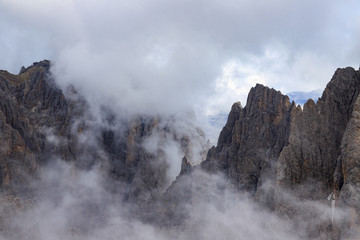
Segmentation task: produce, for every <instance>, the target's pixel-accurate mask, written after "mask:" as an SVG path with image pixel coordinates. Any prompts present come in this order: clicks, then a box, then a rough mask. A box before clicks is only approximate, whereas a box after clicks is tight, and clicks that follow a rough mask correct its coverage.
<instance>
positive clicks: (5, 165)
mask: <svg viewBox="0 0 360 240" xmlns="http://www.w3.org/2000/svg"><path fill="white" fill-rule="evenodd" d="M50 66H51V63H50V62H49V61H47V60H44V61H41V62H36V63H34V64H33V65H32V66H30V67H27V68H22V70H21V71H20V72H21V73H20V74H19V75H14V74H10V73H8V72H6V71H1V72H0V100H1V101H0V120H1V121H0V134H1V139H0V141H1V142H0V146H3V147H1V148H0V190H1V191H8V192H14V193H19V192H21V191H22V190H21V189H18V188H22V186H24V185H26V183H27V182H29V181H28V180H29V179H31V178H33V177H35V176H37V175H38V173H39V170H40V169H41V168H42V166H43V165H45V164H47V163H49V162H51V161H54V160H56V159H61V160H65V161H71V162H74V164H73V165H74V166H76V167H78V168H81V169H89V168H91V167H93V166H96V165H99V164H100V165H102V167H103V168H104V169H106V171H107V172H108V174H109V176H111V177H112V178H113V179H115V180H116V181H118V182H122V183H124V184H126V185H127V186H126V188H124V189H126V193H125V194H124V196H125V198H126V199H128V200H131V201H137V200H148V199H153V198H156V197H157V196H158V195H159V194H160V193H161V192H162V191H164V188H166V187H167V186H168V185H169V184H170V182H169V181H170V180H171V177H175V176H171V177H169V174H168V169H169V168H170V167H172V166H170V165H171V164H170V163H169V161H168V158H169V157H170V156H169V154H170V151H169V149H167V148H168V146H169V145H171V144H172V145H171V146H176V147H179V148H180V149H179V151H180V152H183V156H186V157H187V159H188V160H191V159H192V158H194V155H196V154H197V153H196V151H197V150H198V149H194V147H193V146H195V145H196V144H197V145H199V144H198V143H199V142H205V136H204V134H203V133H202V131H201V130H199V129H198V128H197V127H196V126H195V125H194V126H192V125H191V124H187V125H186V126H187V128H188V129H186V130H185V129H180V127H178V128H177V129H174V124H173V123H174V121H176V120H177V119H176V118H169V119H166V118H164V117H160V116H141V115H140V114H139V115H138V116H132V117H129V116H122V114H121V112H120V113H118V112H116V110H114V109H109V108H108V107H100V108H101V110H99V112H100V115H101V116H100V117H99V116H93V115H92V111H90V107H91V106H89V105H88V104H87V103H86V101H85V99H84V98H82V97H81V96H78V97H74V98H71V99H69V98H68V95H64V94H63V91H62V90H61V89H59V88H58V87H57V85H56V84H55V81H54V79H53V76H52V75H51V71H50ZM73 94H78V93H76V91H73ZM115 113H116V114H115ZM99 119H100V120H99ZM195 141H196V144H195ZM193 143H194V144H193ZM204 147H205V144H204V145H202V146H201V144H200V146H199V149H200V148H204ZM203 151H204V150H203ZM181 157H182V156H181ZM181 157H179V166H178V171H179V172H180V168H181V166H180V162H181ZM173 171H176V168H175V170H173ZM179 172H178V173H179ZM172 174H176V173H172Z"/></svg>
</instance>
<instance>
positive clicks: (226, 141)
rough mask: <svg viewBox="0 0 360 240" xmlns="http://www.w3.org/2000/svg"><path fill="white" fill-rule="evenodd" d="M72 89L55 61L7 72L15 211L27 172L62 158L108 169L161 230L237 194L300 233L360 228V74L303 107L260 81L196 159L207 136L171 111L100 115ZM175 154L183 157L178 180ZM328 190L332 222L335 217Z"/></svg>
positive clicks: (5, 122)
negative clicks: (59, 76)
mask: <svg viewBox="0 0 360 240" xmlns="http://www.w3.org/2000/svg"><path fill="white" fill-rule="evenodd" d="M67 91H68V92H66V93H65V94H64V92H63V91H62V90H60V89H59V88H58V87H57V86H56V83H55V81H54V80H53V78H52V76H51V73H50V62H48V61H42V62H39V63H34V65H33V66H31V67H29V68H22V69H21V71H20V74H19V75H13V74H10V73H8V72H6V71H0V137H1V138H0V146H1V147H0V191H1V195H2V196H5V197H3V198H0V200H1V201H0V202H2V201H3V200H4V201H5V202H7V203H8V205H9V206H13V208H16V206H18V205H19V204H20V203H19V204H17V202H16V201H18V200H16V201H15V200H14V201H13V200H11V199H17V198H16V197H13V195H16V196H27V195H29V194H30V195H31V188H29V185H28V183H29V182H31V181H30V180H31V179H36V178H37V177H38V176H39V174H40V173H41V170H42V168H43V167H44V166H46V165H49V164H51V163H52V162H54V161H56V160H57V159H61V160H64V161H67V162H69V163H71V165H72V166H73V167H74V168H80V169H92V168H94V167H100V169H102V172H103V173H105V174H104V175H106V176H107V177H108V178H110V179H111V182H112V183H111V184H108V185H106V186H104V187H105V188H108V189H107V190H109V191H110V192H121V194H118V195H117V196H121V197H122V198H123V199H122V200H124V201H125V202H131V203H133V206H136V207H135V208H134V209H135V210H134V214H133V215H136V217H137V218H138V217H140V219H142V220H143V221H147V222H150V223H156V224H157V225H159V226H163V227H164V226H166V227H174V226H182V227H185V228H186V219H187V218H188V216H189V215H190V212H189V210H188V206H189V205H192V206H201V202H202V201H204V199H206V201H210V202H211V201H212V200H211V199H213V198H217V197H216V196H222V195H224V194H226V192H227V191H231V192H232V193H235V195H237V196H247V197H249V198H250V199H252V200H254V201H255V202H256V203H257V204H258V205H259V206H261V207H265V208H266V209H268V210H270V211H273V212H275V213H276V214H278V215H280V216H282V218H285V219H289V220H292V221H294V222H295V223H296V224H294V226H296V227H298V228H301V229H302V230H303V232H299V231H297V233H298V235H299V236H300V237H303V238H314V239H338V238H339V237H340V238H342V239H354V238H356V236H358V232H359V229H360V228H359V226H360V224H359V219H360V217H359V213H360V210H359V209H360V207H359V199H360V197H359V196H360V190H359V181H358V180H359V167H360V166H358V165H359V161H358V155H359V154H358V152H359V148H360V146H359V141H358V140H359V139H358V138H359V136H360V135H359V128H360V125H359V116H358V115H359V111H360V109H359V108H360V103H359V101H360V100H359V98H360V97H359V91H360V73H359V71H355V70H354V69H352V68H345V69H338V70H337V71H336V72H335V74H334V76H333V78H332V80H331V81H330V82H329V84H328V85H327V87H326V89H325V90H324V92H323V95H322V97H321V98H320V99H319V100H318V101H317V103H316V104H315V102H314V101H313V100H309V101H307V102H306V103H305V104H304V106H303V108H301V107H300V106H297V105H296V104H295V103H294V102H292V103H290V102H289V98H288V97H287V96H285V95H283V94H282V93H281V92H279V91H276V90H274V89H270V88H267V87H265V86H262V85H259V84H258V85H256V86H255V87H254V88H252V89H251V91H250V93H249V96H248V100H247V105H246V106H245V107H242V106H241V104H240V103H235V104H234V105H233V106H232V108H231V111H230V114H229V117H228V121H227V123H226V125H225V126H224V128H223V129H222V131H221V133H220V136H219V139H218V143H217V146H215V147H212V148H210V149H209V151H208V152H207V156H206V159H205V160H204V161H203V162H202V163H201V164H200V165H198V166H192V164H190V162H191V163H193V162H196V160H195V161H194V158H201V157H199V156H200V155H201V152H203V151H204V149H203V147H204V145H203V144H198V143H199V142H201V143H202V142H203V141H204V135H203V133H202V132H201V130H199V129H196V128H195V127H191V129H192V130H191V131H182V130H184V128H185V125H180V127H179V129H182V130H181V131H179V129H176V128H174V125H173V124H172V123H173V121H174V119H172V120H171V119H170V120H169V119H164V118H161V117H159V116H132V117H130V118H129V117H128V116H121V112H120V113H119V112H116V111H114V110H113V109H111V108H108V107H105V106H101V107H100V111H99V112H100V115H101V116H94V115H92V113H91V111H89V108H90V106H88V105H87V103H86V101H85V100H84V99H83V98H82V97H81V96H79V94H78V93H76V91H75V90H74V89H72V88H69V90H67ZM99 119H100V120H99ZM188 130H189V129H188ZM188 133H191V134H188ZM195 145H198V146H200V147H197V151H198V152H197V153H196V152H194V146H195ZM174 146H175V148H176V149H177V151H175V152H174V151H173V149H174ZM171 149H172V150H171ZM174 154H175V155H176V154H178V155H180V158H182V157H183V160H182V163H181V166H180V161H178V163H179V166H178V167H179V169H178V170H176V171H177V172H176V174H178V173H180V174H179V176H178V177H177V178H176V179H175V181H173V182H172V183H171V181H172V180H173V178H172V177H174V176H172V177H171V176H170V175H169V169H170V168H171V165H172V164H171V162H169V159H170V158H171V157H172V156H173V155H174ZM180 167H181V171H180ZM204 170H205V172H204ZM208 173H210V174H211V176H216V177H215V178H213V177H211V179H210V178H209V176H210V175H208ZM214 179H215V180H214ZM210 185H211V187H209V186H210ZM204 186H207V187H205V188H204ZM204 189H207V190H204ZM209 189H211V190H209ZM211 191H215V192H211ZM28 193H29V194H28ZM330 193H333V194H334V196H335V197H334V199H335V202H336V204H335V205H334V206H335V207H336V209H338V210H337V215H338V217H335V218H334V216H332V217H329V216H328V214H327V213H328V212H329V211H328V210H329V209H330V203H329V202H328V200H327V197H328V196H329V194H330ZM0 197H1V196H0ZM27 198H31V197H27ZM6 199H10V200H9V201H8V200H6ZM216 201H217V202H218V203H220V205H219V207H220V208H224V207H225V206H224V205H223V204H222V200H219V199H217V200H216ZM0 205H1V206H5V205H4V204H0ZM20 205H21V204H20ZM20 205H19V206H20ZM30 205H31V204H30ZM14 206H15V207H14ZM3 209H4V208H0V210H1V211H0V212H1V213H3V212H5V213H6V212H7V211H2V210H3ZM192 209H193V208H192ZM1 215H2V216H5V217H0V223H4V222H6V221H4V219H5V218H6V216H7V214H1ZM10 215H11V214H10ZM184 223H185V225H184ZM299 223H301V224H300V225H301V226H297V225H299ZM0 225H2V226H4V225H6V224H0ZM296 227H295V228H296ZM0 230H1V229H0Z"/></svg>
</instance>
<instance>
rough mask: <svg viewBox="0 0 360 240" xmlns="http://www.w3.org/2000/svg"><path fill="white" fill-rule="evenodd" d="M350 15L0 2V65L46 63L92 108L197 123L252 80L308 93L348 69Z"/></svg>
mask: <svg viewBox="0 0 360 240" xmlns="http://www.w3.org/2000/svg"><path fill="white" fill-rule="evenodd" d="M358 10H360V3H358V2H357V1H353V0H345V1H335V0H330V1H328V0H327V1H325V0H321V1H315V2H314V1H310V0H305V1H301V2H294V1H286V0H273V1H264V0H263V1H250V0H242V1H234V0H224V1H215V0H211V1H205V0H198V1H190V0H185V1H166V0H152V1H145V0H139V1H115V0H105V1H97V0H91V1H89V0H86V1H85V0H66V1H64V0H51V1H48V0H47V1H45V0H34V1H25V0H24V1H22V0H1V1H0V30H1V32H2V34H1V36H0V50H1V51H0V52H1V54H2V57H1V59H0V68H3V69H9V70H10V71H12V72H17V71H18V70H19V69H20V66H21V65H29V64H31V63H32V62H33V61H38V60H41V59H43V58H47V59H51V60H52V61H53V63H54V64H55V65H54V66H55V67H54V73H55V74H56V77H57V80H58V82H59V83H60V84H67V83H72V84H74V85H75V86H76V87H77V88H78V89H79V91H80V92H82V93H84V94H85V95H87V96H88V99H90V100H92V102H93V103H99V102H104V99H112V103H111V104H112V105H116V106H117V107H119V108H122V109H126V110H127V111H129V112H135V113H160V114H174V113H178V112H181V111H195V112H196V115H197V118H198V119H200V120H201V119H206V117H207V116H208V115H215V114H218V113H221V112H222V113H223V112H227V111H228V109H229V108H230V106H231V105H232V103H233V102H235V101H239V100H240V101H241V102H242V103H243V105H245V101H246V95H247V92H248V90H249V89H250V87H252V86H253V85H254V84H255V83H256V82H262V83H264V84H266V85H268V86H270V87H274V88H277V89H279V90H281V91H282V92H291V91H296V90H297V91H310V90H313V89H319V88H320V89H321V88H324V86H325V84H326V83H327V82H328V81H329V80H330V77H331V75H332V73H333V72H334V71H335V69H336V68H337V67H345V66H348V65H352V66H354V67H357V66H358V64H359V62H360V57H359V56H360V54H358V51H359V50H358V49H359V48H358V44H359V42H360V39H359V38H360V36H359V33H360V30H359V29H360V28H359V17H358V12H359V11H358ZM202 122H204V123H205V122H206V121H205V120H203V121H202Z"/></svg>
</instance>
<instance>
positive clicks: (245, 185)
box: [202, 68, 360, 238]
mask: <svg viewBox="0 0 360 240" xmlns="http://www.w3.org/2000/svg"><path fill="white" fill-rule="evenodd" d="M359 90H360V75H359V71H355V70H354V69H353V68H345V69H338V70H337V71H336V72H335V74H334V76H333V78H332V80H331V81H330V82H329V84H328V85H327V87H326V89H325V90H324V93H323V95H322V97H321V98H320V99H319V100H318V101H317V103H316V104H315V103H314V101H313V100H311V99H310V100H309V101H307V102H306V103H305V105H304V107H303V109H301V107H296V105H295V103H294V102H293V103H292V104H290V103H289V100H288V98H287V97H286V96H284V95H282V94H281V93H280V92H277V91H275V90H273V89H269V88H266V87H264V86H261V85H257V86H256V87H255V88H253V89H251V91H250V93H249V97H248V101H247V105H246V107H245V108H242V107H241V105H240V104H239V103H235V104H234V105H233V107H232V109H231V112H230V114H229V118H228V122H227V124H226V126H225V127H224V128H223V130H222V132H221V133H220V136H219V141H218V144H217V146H216V147H213V148H211V149H210V150H209V153H208V157H207V159H206V161H205V162H203V163H202V167H203V168H204V169H206V170H208V171H215V172H221V173H222V174H224V175H225V176H226V178H227V179H228V180H229V183H231V185H233V186H235V188H237V189H238V190H240V191H243V192H246V193H249V194H251V195H253V196H254V199H255V200H257V201H258V202H259V203H260V204H261V205H262V206H264V205H265V206H267V207H269V208H270V209H275V210H276V211H277V212H279V213H280V214H281V215H282V216H287V217H288V218H289V219H293V220H294V221H298V222H304V221H307V220H306V219H312V218H314V217H315V218H316V217H318V216H319V213H318V212H317V211H314V209H313V208H311V207H305V206H301V205H299V204H298V203H299V202H302V201H313V203H314V204H315V202H318V203H322V204H327V200H326V198H327V196H328V195H329V194H330V193H331V192H332V191H334V193H335V196H337V197H338V196H339V195H340V203H342V204H343V206H345V205H346V204H344V202H346V201H348V202H352V204H349V205H351V206H352V207H353V209H354V213H356V214H355V215H354V216H358V214H357V211H358V210H356V209H357V208H358V206H356V207H355V205H356V204H354V202H356V201H357V200H355V199H357V197H356V196H357V194H358V193H357V191H358V190H357V188H356V187H350V186H356V184H357V180H355V178H356V177H355V178H354V177H353V176H354V175H353V174H349V176H351V177H350V178H347V177H346V176H348V175H347V173H348V172H349V173H354V172H356V171H357V170H356V169H357V168H356V157H355V155H356V154H355V151H356V150H355V149H357V145H356V144H357V143H356V137H355V135H356V132H357V125H356V120H355V118H356V105H355V101H356V99H357V97H358V94H359ZM354 107H355V110H354ZM353 110H354V111H355V112H353ZM352 114H353V117H351V116H352ZM354 114H355V115H354ZM350 119H352V120H351V121H350ZM349 121H350V122H349ZM345 129H347V130H346V131H347V132H346V134H345V135H344V132H345ZM350 139H351V140H350ZM341 142H343V143H342V147H341ZM349 152H350V153H349ZM345 159H347V160H345ZM354 164H355V165H354ZM356 176H357V175H356ZM349 179H352V180H349ZM345 181H347V185H346V186H345V188H344V187H343V184H344V182H345ZM349 182H351V184H350V183H349ZM350 189H351V190H350ZM345 195H346V197H344V196H345ZM345 199H346V200H345ZM304 213H305V214H304ZM305 218H306V219H305ZM356 218H357V217H356ZM352 222H353V224H352V225H354V222H356V221H355V220H354V219H353V220H352ZM331 228H332V225H331V223H330V222H329V220H328V219H327V220H324V219H323V220H318V221H317V222H316V223H314V222H313V221H309V226H307V234H308V235H306V236H305V237H311V238H321V237H324V236H325V238H336V235H337V234H338V233H332V234H330V233H329V231H330V230H329V229H331ZM333 228H334V226H333ZM330 232H331V231H330ZM329 234H330V235H329Z"/></svg>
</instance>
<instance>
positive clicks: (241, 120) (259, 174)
mask: <svg viewBox="0 0 360 240" xmlns="http://www.w3.org/2000/svg"><path fill="white" fill-rule="evenodd" d="M294 107H295V104H291V103H290V102H289V98H288V97H287V96H285V95H283V94H281V92H279V91H276V90H274V89H270V88H268V87H265V86H263V85H260V84H257V85H256V86H255V87H254V88H252V89H251V90H250V93H249V96H248V100H247V104H246V106H245V107H244V108H242V107H241V105H240V104H239V103H235V104H234V105H233V107H232V109H231V111H230V114H229V117H228V121H227V123H226V125H225V127H224V128H223V130H222V131H221V133H220V136H219V140H218V144H217V146H216V148H215V147H214V148H211V149H210V150H209V153H208V156H207V159H206V161H205V162H203V163H202V166H203V168H205V169H207V170H209V171H217V170H218V171H220V172H222V173H223V174H225V176H226V177H227V178H228V179H229V182H231V183H232V184H233V185H234V186H235V188H236V189H241V190H245V191H247V192H249V193H251V194H255V192H256V191H257V189H258V187H260V185H261V182H262V179H263V178H264V177H265V176H263V175H266V176H267V177H269V179H272V180H273V181H274V180H275V173H274V171H272V170H271V167H272V166H273V165H274V164H275V163H276V161H277V158H278V156H279V154H280V151H281V150H282V148H283V147H284V146H285V145H286V144H287V143H288V142H287V140H288V134H289V124H290V116H291V112H292V111H293V108H294Z"/></svg>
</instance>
